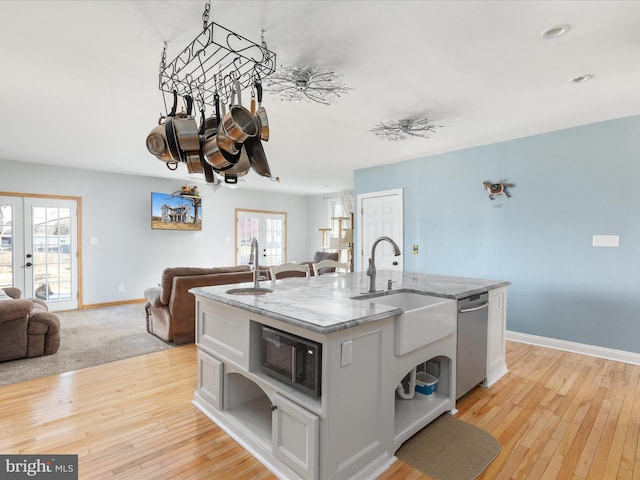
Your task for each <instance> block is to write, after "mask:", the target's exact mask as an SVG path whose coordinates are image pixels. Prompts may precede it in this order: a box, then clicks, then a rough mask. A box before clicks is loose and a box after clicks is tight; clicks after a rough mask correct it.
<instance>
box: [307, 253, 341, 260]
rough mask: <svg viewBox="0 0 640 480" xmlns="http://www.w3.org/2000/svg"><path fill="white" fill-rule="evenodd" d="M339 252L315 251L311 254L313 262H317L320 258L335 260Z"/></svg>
mask: <svg viewBox="0 0 640 480" xmlns="http://www.w3.org/2000/svg"><path fill="white" fill-rule="evenodd" d="M339 256H340V252H316V253H314V254H313V263H318V262H319V261H320V260H335V261H336V262H337V261H338V257H339Z"/></svg>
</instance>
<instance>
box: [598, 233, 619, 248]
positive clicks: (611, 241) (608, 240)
mask: <svg viewBox="0 0 640 480" xmlns="http://www.w3.org/2000/svg"><path fill="white" fill-rule="evenodd" d="M592 245H593V246H594V247H614V248H617V247H619V246H620V235H594V236H593V244H592Z"/></svg>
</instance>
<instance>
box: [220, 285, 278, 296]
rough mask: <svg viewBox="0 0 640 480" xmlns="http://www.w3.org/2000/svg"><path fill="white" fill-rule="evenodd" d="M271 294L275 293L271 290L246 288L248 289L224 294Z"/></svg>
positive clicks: (229, 291)
mask: <svg viewBox="0 0 640 480" xmlns="http://www.w3.org/2000/svg"><path fill="white" fill-rule="evenodd" d="M271 292H273V290H271V289H270V288H262V287H246V288H232V289H231V290H227V291H226V292H224V293H227V294H229V295H265V294H267V293H271Z"/></svg>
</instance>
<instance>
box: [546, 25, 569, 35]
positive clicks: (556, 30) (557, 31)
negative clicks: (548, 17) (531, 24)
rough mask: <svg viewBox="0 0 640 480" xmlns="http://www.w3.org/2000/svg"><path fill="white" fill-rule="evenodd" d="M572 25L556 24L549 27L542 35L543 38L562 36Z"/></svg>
mask: <svg viewBox="0 0 640 480" xmlns="http://www.w3.org/2000/svg"><path fill="white" fill-rule="evenodd" d="M570 28H571V27H570V26H569V25H556V26H555V27H551V28H547V29H546V30H545V31H543V32H542V33H541V34H540V36H541V37H542V38H557V37H561V36H562V35H564V34H565V33H567V32H568V31H569V29H570Z"/></svg>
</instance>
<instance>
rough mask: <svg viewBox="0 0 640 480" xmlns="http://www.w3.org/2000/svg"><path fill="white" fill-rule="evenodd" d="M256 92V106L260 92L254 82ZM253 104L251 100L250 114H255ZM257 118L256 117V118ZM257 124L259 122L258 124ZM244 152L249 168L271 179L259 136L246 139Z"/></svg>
mask: <svg viewBox="0 0 640 480" xmlns="http://www.w3.org/2000/svg"><path fill="white" fill-rule="evenodd" d="M256 90H258V104H259V103H260V98H261V96H262V95H261V90H260V89H258V82H256ZM254 109H255V102H254V101H253V99H251V114H252V115H253V114H255V110H254ZM256 118H257V117H256ZM258 124H259V122H258ZM243 146H244V150H246V152H247V156H248V157H249V163H250V165H251V168H253V170H254V171H255V172H256V173H257V174H258V175H262V176H263V177H268V178H271V170H270V169H269V163H268V162H267V155H266V154H265V153H264V148H263V147H262V140H261V139H260V137H259V136H257V137H252V138H249V139H247V140H246V141H245V142H244V145H243Z"/></svg>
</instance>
